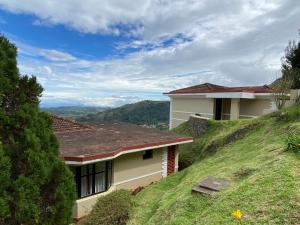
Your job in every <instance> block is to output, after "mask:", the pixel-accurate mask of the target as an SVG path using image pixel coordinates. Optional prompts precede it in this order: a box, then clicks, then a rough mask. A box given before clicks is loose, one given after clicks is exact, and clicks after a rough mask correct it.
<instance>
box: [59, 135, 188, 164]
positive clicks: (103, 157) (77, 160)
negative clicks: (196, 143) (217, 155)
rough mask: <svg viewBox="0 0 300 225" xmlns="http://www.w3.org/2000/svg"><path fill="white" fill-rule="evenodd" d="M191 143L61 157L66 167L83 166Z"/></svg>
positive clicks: (184, 141) (168, 143)
mask: <svg viewBox="0 0 300 225" xmlns="http://www.w3.org/2000/svg"><path fill="white" fill-rule="evenodd" d="M191 142H193V138H181V139H178V140H175V141H165V142H159V143H155V144H145V145H139V146H130V147H125V148H122V149H120V150H117V151H114V152H111V153H102V154H98V155H91V156H65V157H64V156H62V159H63V160H64V161H65V163H66V164H68V165H74V166H76V165H85V164H90V163H96V162H101V161H107V160H112V159H115V158H117V157H119V156H121V155H124V154H129V153H134V152H140V151H145V150H149V149H156V148H163V147H168V146H172V145H179V144H187V143H191Z"/></svg>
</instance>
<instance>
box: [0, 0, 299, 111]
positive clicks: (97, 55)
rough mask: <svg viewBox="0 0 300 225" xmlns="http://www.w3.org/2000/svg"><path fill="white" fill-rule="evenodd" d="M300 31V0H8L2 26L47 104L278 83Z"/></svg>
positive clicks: (111, 101)
mask: <svg viewBox="0 0 300 225" xmlns="http://www.w3.org/2000/svg"><path fill="white" fill-rule="evenodd" d="M299 29H300V2H299V0H135V1H132V0H85V1H82V0H64V1H61V0H43V1H40V0H24V1H21V0H0V33H2V34H3V35H5V36H6V37H8V38H9V39H10V40H11V41H12V42H13V43H14V44H16V46H17V47H18V66H19V69H20V72H21V73H22V74H28V75H34V76H36V77H37V78H38V81H39V82H40V83H41V84H42V86H43V87H44V92H43V96H42V98H41V105H42V106H44V107H50V106H109V107H116V106H120V105H123V104H127V103H133V102H137V101H141V100H145V99H149V100H167V99H168V98H167V97H166V96H164V95H163V94H162V93H164V92H168V91H170V90H174V89H177V88H182V87H186V86H191V85H197V84H201V83H205V82H210V83H214V84H219V85H228V86H241V85H263V84H269V83H271V82H272V81H273V80H274V79H276V78H278V77H280V66H281V58H282V57H283V56H284V49H285V47H286V46H287V45H288V42H289V41H290V40H295V41H299Z"/></svg>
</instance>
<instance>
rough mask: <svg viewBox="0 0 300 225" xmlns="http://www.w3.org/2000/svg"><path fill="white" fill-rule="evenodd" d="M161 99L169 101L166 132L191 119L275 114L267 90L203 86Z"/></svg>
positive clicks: (169, 94) (188, 88)
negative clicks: (168, 121) (192, 117)
mask: <svg viewBox="0 0 300 225" xmlns="http://www.w3.org/2000/svg"><path fill="white" fill-rule="evenodd" d="M165 95H167V96H169V97H170V124H169V127H170V129H172V128H174V127H177V126H178V125H179V124H181V123H183V122H185V121H187V120H188V119H189V117H190V116H191V115H198V116H200V117H204V118H208V119H215V120H229V119H230V120H234V119H243V118H254V117H257V116H261V115H264V114H267V113H270V112H272V111H275V110H276V105H275V102H274V99H273V94H272V91H271V89H270V88H269V87H268V86H252V87H225V86H219V85H214V84H209V83H205V84H200V85H196V86H192V87H187V88H183V89H179V90H174V91H171V92H168V93H165Z"/></svg>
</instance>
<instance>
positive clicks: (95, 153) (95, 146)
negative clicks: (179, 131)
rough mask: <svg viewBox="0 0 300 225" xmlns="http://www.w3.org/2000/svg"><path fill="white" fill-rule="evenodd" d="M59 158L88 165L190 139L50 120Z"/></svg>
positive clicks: (146, 130) (122, 126)
mask: <svg viewBox="0 0 300 225" xmlns="http://www.w3.org/2000/svg"><path fill="white" fill-rule="evenodd" d="M52 119H53V128H54V132H55V134H56V137H57V138H58V141H59V145H60V148H59V150H60V154H61V157H62V158H63V159H64V160H67V161H81V162H82V161H89V160H95V159H102V158H108V157H113V156H116V155H117V154H119V153H121V152H124V151H134V150H137V149H141V148H151V147H155V146H159V145H172V144H175V143H178V142H184V141H191V140H192V138H190V137H184V136H180V135H175V134H172V133H170V132H166V131H160V130H157V129H153V128H145V127H141V126H137V125H133V124H128V123H119V122H118V123H103V124H99V125H97V126H89V125H83V124H80V123H78V122H75V121H72V120H69V119H64V118H61V117H58V116H52Z"/></svg>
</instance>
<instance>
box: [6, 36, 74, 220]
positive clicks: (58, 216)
mask: <svg viewBox="0 0 300 225" xmlns="http://www.w3.org/2000/svg"><path fill="white" fill-rule="evenodd" d="M16 57H17V48H16V47H15V46H14V45H13V44H11V43H10V42H9V40H8V39H6V38H5V37H3V36H0V224H16V225H19V224H30V225H31V224H43V225H47V224H62V225H63V224H68V223H69V222H70V218H71V207H72V204H73V200H74V198H75V185H74V179H73V175H72V173H71V172H70V171H69V169H68V168H67V166H66V165H65V163H64V162H63V161H61V160H60V159H59V156H58V155H59V154H58V142H57V140H56V137H55V135H54V133H53V131H52V121H51V119H50V118H49V116H48V115H47V114H46V113H43V112H40V111H39V97H40V96H41V93H42V91H43V89H42V87H41V86H40V85H39V84H38V83H37V81H36V78H35V77H34V76H31V77H29V76H21V75H20V73H19V70H18V68H17V60H16Z"/></svg>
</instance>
